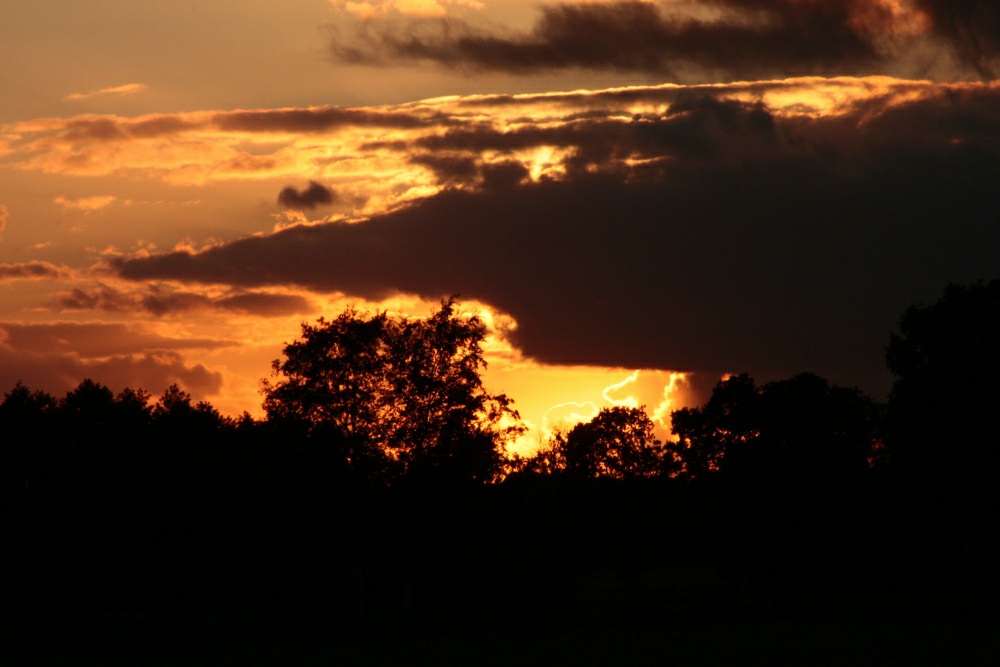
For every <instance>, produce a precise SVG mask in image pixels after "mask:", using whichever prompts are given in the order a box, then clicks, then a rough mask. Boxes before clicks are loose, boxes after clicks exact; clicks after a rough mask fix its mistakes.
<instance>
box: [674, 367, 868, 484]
mask: <svg viewBox="0 0 1000 667" xmlns="http://www.w3.org/2000/svg"><path fill="white" fill-rule="evenodd" d="M880 416H881V406H880V405H879V404H878V403H876V402H875V401H873V400H872V399H871V398H869V397H867V396H865V395H864V394H862V393H861V392H860V391H859V390H857V389H849V388H846V387H838V386H837V385H831V384H829V383H828V382H827V381H826V380H824V379H823V378H821V377H818V376H816V375H814V374H812V373H802V374H799V375H796V376H794V377H792V378H790V379H788V380H781V381H777V382H769V383H767V384H765V385H763V386H760V387H758V386H757V385H756V384H755V382H754V380H753V378H751V377H750V376H749V375H747V374H743V375H737V376H732V377H729V378H726V379H725V380H722V381H720V382H719V383H718V384H717V385H716V387H715V389H714V390H713V391H712V397H711V398H710V399H709V401H708V403H706V404H705V405H704V406H702V407H696V408H683V409H681V410H676V411H674V412H673V414H672V418H673V429H674V433H675V435H676V436H677V438H678V439H677V441H676V442H672V443H669V444H668V447H669V449H670V451H671V452H672V454H673V457H674V460H675V465H676V466H677V468H678V469H679V474H680V475H681V476H683V477H687V478H696V477H701V476H704V475H705V474H707V473H709V472H710V471H713V470H728V471H731V472H753V473H757V474H762V473H766V474H768V475H785V476H798V477H801V478H803V479H812V480H816V479H818V478H821V477H829V476H831V475H832V476H836V477H839V478H841V479H843V477H844V476H845V475H856V474H860V473H861V472H862V471H864V470H865V469H867V468H868V466H869V463H870V461H871V459H872V457H873V456H874V455H875V454H876V450H877V448H878V446H879V441H878V433H877V429H878V424H879V419H880Z"/></svg>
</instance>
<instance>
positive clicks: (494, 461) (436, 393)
mask: <svg viewBox="0 0 1000 667" xmlns="http://www.w3.org/2000/svg"><path fill="white" fill-rule="evenodd" d="M455 310H456V305H455V302H454V301H453V300H447V301H444V302H442V304H441V308H440V309H439V310H438V311H437V312H436V313H433V314H432V315H431V316H430V317H428V318H427V319H409V318H405V317H401V316H389V315H388V314H387V313H386V312H381V313H375V314H362V313H358V312H357V311H355V310H353V309H348V310H346V311H344V312H343V313H341V314H340V315H339V316H338V317H337V318H336V319H334V320H332V321H329V322H327V321H325V320H323V319H320V320H319V322H318V323H317V325H316V326H311V325H308V324H303V325H302V339H301V340H299V341H296V342H294V343H290V344H288V345H286V346H285V348H284V355H285V358H284V360H275V362H274V363H273V369H274V375H275V376H276V377H277V378H278V379H277V380H276V381H275V382H273V383H272V382H267V381H265V384H264V394H265V400H264V408H265V409H266V410H267V414H268V418H269V419H270V420H274V421H277V422H280V421H286V422H287V421H304V422H306V423H307V424H308V425H309V428H310V430H311V431H312V432H313V433H314V434H323V435H325V436H326V437H328V438H329V439H330V440H331V441H332V442H335V443H338V444H339V445H340V446H342V447H343V448H344V453H345V456H346V458H347V459H348V462H349V463H350V464H351V465H353V466H355V467H357V468H359V469H360V468H367V469H376V470H384V471H388V473H389V476H390V477H395V476H397V475H399V474H403V473H421V472H428V471H436V472H447V473H448V474H455V475H459V476H464V477H467V478H469V479H472V480H475V481H480V482H483V481H489V480H492V479H495V478H496V477H497V476H498V475H499V474H500V472H501V469H502V465H503V462H504V460H505V456H504V453H505V445H506V441H507V440H508V439H509V438H511V437H513V436H514V435H516V434H518V433H520V432H521V427H520V426H518V425H517V423H518V422H517V420H518V419H519V417H518V414H517V412H516V411H515V410H514V409H513V408H512V407H511V404H512V401H511V400H510V399H509V398H507V397H506V396H505V395H503V394H491V393H489V392H487V391H486V389H485V388H484V387H483V383H482V378H481V375H480V374H481V372H482V370H483V369H484V368H485V367H486V361H485V360H484V359H483V352H482V342H483V340H484V339H485V337H486V327H485V325H484V324H483V322H482V320H481V319H480V318H479V317H478V316H472V317H462V316H459V315H458V314H456V312H455ZM373 459H374V465H373Z"/></svg>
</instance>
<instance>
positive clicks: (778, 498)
mask: <svg viewBox="0 0 1000 667" xmlns="http://www.w3.org/2000/svg"><path fill="white" fill-rule="evenodd" d="M456 311H457V309H456V307H455V303H454V302H453V301H451V300H449V301H445V302H444V303H443V304H442V306H441V308H440V309H439V310H438V311H436V312H435V313H432V314H431V316H430V317H429V318H427V319H423V320H418V319H412V320H411V319H404V318H399V317H394V316H390V315H388V314H386V313H375V314H360V313H357V312H355V311H352V310H349V311H346V312H345V313H342V314H341V315H340V316H338V317H337V318H335V319H334V320H331V321H325V320H320V321H319V323H318V324H316V325H315V326H312V325H304V326H303V336H302V338H301V339H300V340H299V341H296V342H293V343H290V344H288V345H287V346H286V347H285V349H284V358H283V359H281V360H278V361H276V362H275V363H274V370H275V373H274V375H273V377H272V379H271V380H270V381H269V383H268V384H267V385H266V388H265V402H264V406H265V409H266V411H267V418H266V419H264V420H260V421H258V420H254V419H252V418H251V417H250V416H249V415H246V414H244V415H243V416H241V417H240V418H237V419H233V418H229V417H225V416H222V415H220V414H219V412H218V411H217V410H216V409H215V408H214V407H212V406H211V405H210V404H208V403H206V402H201V403H195V402H193V401H192V399H191V396H190V395H188V394H187V393H186V392H184V391H182V390H181V389H180V388H179V387H177V386H172V387H170V388H169V389H167V390H166V391H165V392H164V393H163V394H162V395H161V396H159V397H158V398H157V399H156V400H155V401H154V400H152V397H151V396H150V395H149V394H148V393H146V392H144V391H142V390H140V389H125V390H124V391H122V392H120V393H118V394H117V395H115V394H113V393H112V392H111V390H110V389H108V388H107V387H105V386H103V385H101V384H99V383H97V382H95V381H92V380H85V381H84V382H82V383H81V384H80V385H79V386H78V387H77V388H76V389H74V390H72V391H70V392H68V393H67V394H66V395H65V396H64V397H61V398H56V397H53V396H51V395H49V394H46V393H44V392H40V391H33V390H31V389H30V388H28V387H25V386H23V385H21V384H18V385H16V386H15V387H13V388H12V389H11V390H10V391H9V392H8V393H6V394H5V395H4V397H3V400H2V402H0V600H2V601H3V602H2V607H3V608H4V609H5V610H7V611H8V612H10V613H16V612H19V610H24V609H30V608H40V609H94V608H101V609H119V610H120V609H127V610H135V609H147V610H162V609H174V610H192V609H196V610H206V609H229V610H245V609H295V610H309V609H311V610H321V611H322V612H323V613H329V614H334V615H336V616H338V617H339V618H341V619H343V620H345V622H348V623H351V624H356V625H362V626H369V627H370V626H373V625H374V626H382V625H385V624H393V623H400V624H404V625H405V624H406V623H415V622H418V621H419V620H420V619H430V618H442V617H448V618H452V619H458V618H463V619H466V620H468V619H483V618H494V619H504V618H506V619H508V620H509V618H510V615H511V614H516V613H522V612H523V611H524V610H532V612H533V613H540V614H542V615H543V616H544V617H546V618H550V617H560V616H565V615H569V616H574V615H577V616H581V617H590V618H602V617H603V616H602V615H604V616H606V615H608V614H612V615H615V614H619V615H620V614H625V615H628V614H636V615H639V616H644V617H645V616H648V615H651V614H652V615H656V614H660V615H664V614H666V615H668V616H669V615H670V614H677V615H680V616H686V615H689V614H692V613H695V614H705V615H709V616H711V615H713V614H723V615H724V614H729V613H734V612H733V610H734V609H740V608H741V607H740V606H739V605H740V604H749V605H751V606H752V605H753V604H757V602H754V601H761V600H767V601H770V602H772V603H775V604H778V603H780V604H784V605H786V607H787V608H789V609H794V610H801V609H810V610H813V611H818V612H823V613H852V611H851V610H856V608H857V606H858V605H862V606H863V605H867V604H876V603H878V604H883V603H882V602H879V601H884V600H893V599H899V600H902V601H903V602H901V603H900V605H901V607H903V608H905V607H908V606H910V605H911V604H918V603H919V601H921V600H923V601H927V602H925V603H924V604H925V607H923V608H929V607H928V605H929V606H930V607H933V608H935V609H941V608H949V607H948V605H949V604H951V605H953V606H954V604H955V601H956V600H957V601H958V602H960V603H961V604H960V608H962V609H983V608H986V607H984V606H983V605H986V604H987V603H988V602H989V600H991V599H994V596H995V595H996V594H998V593H1000V578H998V576H997V572H996V567H995V563H996V562H998V557H1000V548H998V539H997V537H998V530H1000V527H998V525H997V520H996V509H997V508H998V507H1000V491H998V487H1000V485H998V484H997V482H998V481H1000V479H998V470H997V467H996V465H997V464H996V460H997V451H998V450H997V447H998V445H1000V432H998V430H1000V429H998V427H997V421H996V417H995V410H994V409H993V408H994V406H995V405H996V404H997V401H996V399H997V398H1000V397H998V396H997V394H998V390H997V389H996V387H997V386H1000V385H997V384H996V382H995V381H994V380H993V377H994V376H995V375H996V373H995V371H996V370H998V369H997V366H998V365H1000V282H991V283H988V284H982V283H977V284H974V285H969V286H949V287H948V288H947V289H946V291H945V293H944V295H943V296H942V298H941V299H940V300H938V301H937V302H935V303H933V304H930V305H919V306H914V307H912V308H910V309H909V310H907V311H906V313H905V314H904V315H903V317H902V319H901V320H900V328H899V332H898V333H896V334H893V336H892V337H891V338H890V343H889V347H888V349H887V360H888V365H889V368H890V370H892V371H893V372H894V373H895V374H896V375H897V377H898V379H897V381H896V384H895V386H894V388H893V392H892V394H891V396H890V399H889V402H888V404H886V405H882V404H880V403H878V402H877V401H874V400H873V399H871V398H870V397H867V396H865V395H864V394H862V393H861V392H860V391H858V390H856V389H849V388H844V387H838V386H836V385H831V384H830V383H829V382H827V381H826V380H824V379H823V378H820V377H818V376H816V375H813V374H809V373H803V374H799V375H796V376H794V377H791V378H789V379H786V380H781V381H776V382H768V383H765V384H758V383H756V382H755V381H754V380H753V378H751V377H750V376H748V375H746V374H743V375H735V376H731V377H728V378H726V379H724V380H722V381H720V382H719V383H718V384H717V386H716V388H715V390H714V391H713V393H712V396H711V398H710V399H709V400H708V401H707V402H706V403H705V404H704V405H702V406H698V407H692V408H685V409H682V410H678V411H675V412H674V413H673V424H674V430H675V434H676V436H677V439H676V440H674V441H668V442H666V443H661V442H658V441H657V440H656V439H655V438H654V436H653V428H652V422H651V421H650V419H649V417H648V416H647V415H646V413H645V412H644V410H643V409H641V408H625V407H614V408H608V409H604V410H602V411H601V412H600V413H599V414H598V415H597V417H595V419H594V420H592V421H591V422H589V423H585V424H579V425H577V426H575V427H574V428H572V429H571V430H569V431H568V432H566V433H557V434H556V435H555V436H554V437H553V438H552V439H551V440H550V441H549V442H548V443H546V444H545V445H544V446H543V447H542V448H541V449H540V450H539V452H538V453H537V454H536V455H534V456H532V457H529V458H527V459H518V458H516V457H508V456H507V455H506V452H505V448H504V446H505V443H506V441H507V439H508V438H509V437H511V436H513V435H515V434H517V433H519V432H520V431H519V425H518V422H517V414H516V412H515V411H514V409H513V404H512V402H511V401H510V399H508V398H507V397H505V396H502V395H494V394H491V393H489V392H487V391H486V390H485V388H484V387H483V386H482V383H481V371H482V369H483V367H484V365H485V362H484V360H483V357H482V350H481V343H482V341H483V337H484V336H485V329H484V327H483V325H482V322H481V321H479V319H478V318H476V317H461V316H459V315H458V314H457V312H456ZM734 605H735V606H734ZM788 605H790V606H788ZM977 605H978V606H977ZM352 627H353V626H352Z"/></svg>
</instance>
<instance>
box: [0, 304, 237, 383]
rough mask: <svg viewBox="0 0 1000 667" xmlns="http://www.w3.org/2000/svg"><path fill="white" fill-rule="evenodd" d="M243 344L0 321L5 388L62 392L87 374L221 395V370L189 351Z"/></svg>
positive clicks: (128, 328)
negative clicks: (193, 360) (192, 358)
mask: <svg viewBox="0 0 1000 667" xmlns="http://www.w3.org/2000/svg"><path fill="white" fill-rule="evenodd" d="M236 345H239V343H238V342H237V341H232V340H224V339H213V338H177V337H169V336H163V335H160V334H157V333H155V332H153V331H150V330H149V329H147V328H144V327H142V326H139V325H130V324H121V323H77V322H52V323H47V324H25V323H20V322H0V392H2V391H6V390H8V388H10V387H13V386H14V384H15V383H17V382H23V383H24V384H25V385H27V386H28V387H31V388H32V389H42V390H44V391H49V392H53V393H56V394H59V393H61V392H64V391H69V390H70V389H73V388H75V387H76V386H77V385H78V384H79V383H80V382H82V381H83V380H84V379H86V378H92V379H95V380H97V381H99V382H101V383H104V384H107V385H108V386H110V387H112V389H115V390H121V389H124V388H125V387H126V386H128V387H133V388H139V387H141V388H144V389H147V390H150V391H152V392H154V393H159V392H162V391H163V390H164V389H166V387H168V386H169V385H170V384H173V383H175V382H176V383H178V384H180V385H181V386H182V387H184V388H185V389H187V390H188V391H190V392H192V393H194V394H196V395H200V396H210V395H213V394H217V393H218V392H219V390H220V389H221V387H222V374H221V373H219V372H217V371H213V370H211V369H209V368H207V367H206V366H205V365H204V364H190V363H188V362H187V361H186V360H185V359H184V357H183V356H182V353H181V351H184V350H212V349H218V348H222V347H232V346H236Z"/></svg>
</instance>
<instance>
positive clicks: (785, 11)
mask: <svg viewBox="0 0 1000 667" xmlns="http://www.w3.org/2000/svg"><path fill="white" fill-rule="evenodd" d="M540 12H541V13H540V16H539V18H538V20H537V21H536V23H535V25H534V26H533V28H532V29H531V30H530V31H528V32H524V33H521V32H516V31H510V30H503V29H500V28H496V27H490V28H484V27H478V26H476V25H473V24H470V23H467V22H465V21H462V20H460V19H456V18H439V19H427V18H424V19H411V20H407V21H399V20H396V21H385V20H383V21H378V20H375V21H373V20H368V21H365V22H363V23H361V24H359V25H358V26H357V27H356V30H355V31H354V32H353V33H351V34H349V35H348V36H346V37H344V36H341V35H338V37H337V38H336V39H334V41H333V43H332V44H331V53H332V54H333V55H334V57H336V58H337V59H338V60H340V61H342V62H346V63H351V64H364V65H393V64H405V63H413V62H428V61H429V62H433V63H436V64H439V65H441V66H444V67H448V68H455V69H460V70H465V71H469V72H482V71H502V72H508V73H514V74H522V75H523V74H534V73H538V72H544V71H551V70H561V69H567V68H579V69H592V70H614V71H633V72H647V73H655V74H657V75H661V76H666V77H669V78H671V79H672V80H683V81H688V82H693V81H725V80H729V81H732V80H738V79H749V78H770V77H786V76H801V75H806V74H823V75H844V74H852V75H858V74H879V73H885V72H886V71H887V68H888V69H889V70H890V71H893V70H894V71H896V73H900V72H902V70H900V69H899V68H900V67H906V68H908V69H910V70H912V71H913V72H914V73H915V72H917V71H918V70H919V69H920V68H928V67H931V66H932V65H933V64H934V63H933V61H934V60H941V58H942V56H943V55H947V56H948V57H955V58H957V59H960V60H961V61H962V62H964V63H965V66H966V67H969V68H972V69H974V70H975V71H976V72H978V73H979V74H980V75H981V76H983V77H984V78H992V76H993V64H994V63H995V61H996V59H997V56H998V55H1000V48H998V47H1000V23H998V21H997V18H998V16H1000V12H998V9H997V5H996V3H995V2H993V0H968V1H963V2H958V3H956V2H953V1H948V2H946V1H945V0H915V1H914V2H912V3H905V2H903V3H901V2H896V1H894V0H811V1H809V2H802V1H801V0H772V1H770V2H760V0H694V1H692V2H664V3H656V2H641V1H625V2H594V3H590V2H588V3H579V4H578V3H571V2H566V3H553V4H546V5H542V7H541V9H540ZM928 49H930V50H932V51H934V52H935V55H934V56H933V57H928V56H927V55H926V53H923V54H922V53H921V50H922V51H927V50H928ZM945 52H947V53H945Z"/></svg>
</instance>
